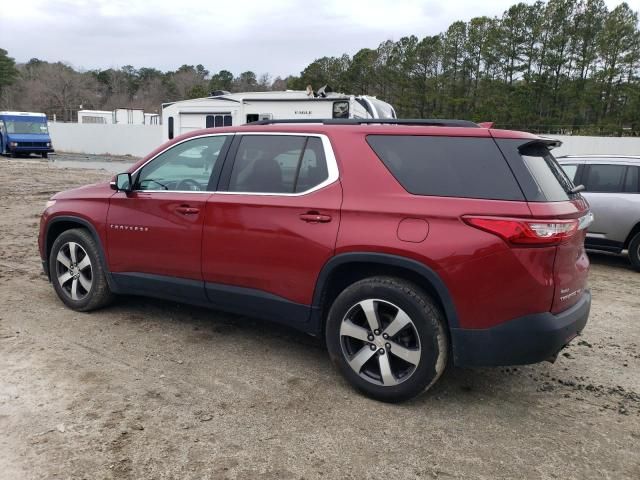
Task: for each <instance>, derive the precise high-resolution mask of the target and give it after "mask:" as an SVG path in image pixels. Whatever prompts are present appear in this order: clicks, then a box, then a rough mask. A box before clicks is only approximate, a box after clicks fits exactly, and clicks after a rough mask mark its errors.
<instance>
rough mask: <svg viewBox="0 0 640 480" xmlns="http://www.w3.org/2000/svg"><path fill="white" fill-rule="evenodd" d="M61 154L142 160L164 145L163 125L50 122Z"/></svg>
mask: <svg viewBox="0 0 640 480" xmlns="http://www.w3.org/2000/svg"><path fill="white" fill-rule="evenodd" d="M49 134H50V135H51V142H52V143H53V148H54V149H55V150H56V151H58V152H71V153H89V154H99V155H133V156H135V157H143V156H145V155H146V154H147V153H149V152H151V151H152V150H154V149H155V148H157V147H158V146H160V144H161V143H163V139H162V125H126V124H125V125H120V124H114V125H104V124H102V125H100V124H89V123H57V122H53V123H49Z"/></svg>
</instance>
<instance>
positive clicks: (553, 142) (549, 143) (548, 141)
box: [519, 137, 562, 150]
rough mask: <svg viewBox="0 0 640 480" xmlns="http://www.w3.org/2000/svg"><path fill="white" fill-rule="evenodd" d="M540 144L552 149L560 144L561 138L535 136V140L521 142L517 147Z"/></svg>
mask: <svg viewBox="0 0 640 480" xmlns="http://www.w3.org/2000/svg"><path fill="white" fill-rule="evenodd" d="M540 144H542V145H545V146H546V147H547V148H548V149H549V150H552V149H554V148H558V147H560V146H562V140H558V139H557V138H550V137H540V138H536V139H535V140H531V141H530V142H527V143H523V144H522V145H520V147H519V148H524V147H528V146H530V145H540Z"/></svg>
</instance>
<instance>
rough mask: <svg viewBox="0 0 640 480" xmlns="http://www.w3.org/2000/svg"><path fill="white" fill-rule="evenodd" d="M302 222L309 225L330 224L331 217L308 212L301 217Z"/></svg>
mask: <svg viewBox="0 0 640 480" xmlns="http://www.w3.org/2000/svg"><path fill="white" fill-rule="evenodd" d="M300 220H302V221H304V222H307V223H328V222H330V221H331V215H324V214H322V213H320V212H307V213H303V214H302V215H300Z"/></svg>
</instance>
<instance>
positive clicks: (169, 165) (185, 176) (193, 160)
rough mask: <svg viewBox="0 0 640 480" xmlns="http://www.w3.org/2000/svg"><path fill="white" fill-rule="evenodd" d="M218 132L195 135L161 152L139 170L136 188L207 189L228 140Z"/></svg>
mask: <svg viewBox="0 0 640 480" xmlns="http://www.w3.org/2000/svg"><path fill="white" fill-rule="evenodd" d="M228 138H229V137H228V136H226V135H218V136H212V137H201V138H194V139H193V140H188V141H186V142H182V143H180V144H178V145H175V146H174V147H172V148H170V149H169V150H167V151H166V152H163V153H161V154H160V155H158V156H157V157H156V158H154V159H153V160H152V161H151V162H149V163H147V164H146V165H145V166H144V167H142V169H141V170H140V172H139V175H138V178H137V180H136V188H135V189H136V190H169V191H205V190H207V188H208V185H209V179H210V177H211V173H212V172H213V171H214V169H215V167H216V165H217V162H218V161H219V157H220V152H221V151H222V149H223V147H224V144H225V141H226V140H227V139H228Z"/></svg>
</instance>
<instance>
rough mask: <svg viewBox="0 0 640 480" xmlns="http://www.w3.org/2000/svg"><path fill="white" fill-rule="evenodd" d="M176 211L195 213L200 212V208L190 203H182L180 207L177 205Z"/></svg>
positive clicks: (188, 213)
mask: <svg viewBox="0 0 640 480" xmlns="http://www.w3.org/2000/svg"><path fill="white" fill-rule="evenodd" d="M176 212H178V213H181V214H182V215H195V214H196V213H200V209H199V208H195V207H190V206H189V205H180V206H179V207H176Z"/></svg>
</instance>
